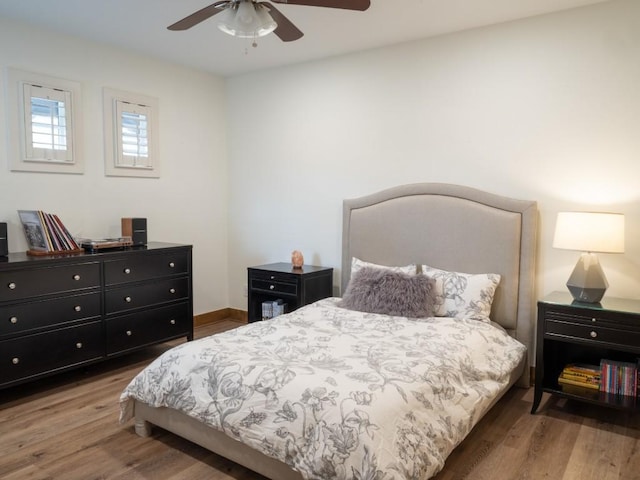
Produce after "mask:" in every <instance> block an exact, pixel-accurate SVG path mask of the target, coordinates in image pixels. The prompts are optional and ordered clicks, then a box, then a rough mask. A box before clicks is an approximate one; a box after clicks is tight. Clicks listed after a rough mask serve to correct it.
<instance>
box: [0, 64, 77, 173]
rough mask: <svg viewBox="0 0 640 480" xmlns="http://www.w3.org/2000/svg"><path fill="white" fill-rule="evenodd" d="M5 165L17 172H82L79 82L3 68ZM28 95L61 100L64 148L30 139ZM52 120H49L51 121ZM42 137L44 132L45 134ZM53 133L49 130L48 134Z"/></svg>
mask: <svg viewBox="0 0 640 480" xmlns="http://www.w3.org/2000/svg"><path fill="white" fill-rule="evenodd" d="M5 77H6V97H5V98H6V100H7V130H8V142H7V149H8V155H9V168H10V169H11V170H12V171H18V172H46V173H75V174H82V173H84V161H83V156H82V155H81V153H80V152H82V89H81V85H80V83H79V82H75V81H72V80H65V79H61V78H55V77H50V76H48V75H43V74H40V73H33V72H27V71H24V70H19V69H16V68H11V67H8V68H7V69H6V75H5ZM32 97H34V98H35V97H39V98H48V99H51V100H57V101H59V102H63V103H64V111H65V115H64V119H63V122H64V123H65V125H64V127H65V130H64V138H63V139H60V141H59V142H56V141H54V140H53V138H52V139H51V142H52V145H53V144H56V143H57V144H58V145H59V146H60V147H61V146H62V145H64V148H62V147H61V148H38V147H36V146H34V142H33V130H32V127H33V123H32V109H31V106H32V102H31V98H32ZM52 121H53V120H52ZM45 136H46V134H45ZM51 136H54V135H53V131H52V133H51Z"/></svg>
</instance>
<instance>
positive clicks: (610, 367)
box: [600, 358, 638, 397]
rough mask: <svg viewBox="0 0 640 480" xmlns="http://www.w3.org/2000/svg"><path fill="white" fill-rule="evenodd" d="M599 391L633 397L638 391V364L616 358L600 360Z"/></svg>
mask: <svg viewBox="0 0 640 480" xmlns="http://www.w3.org/2000/svg"><path fill="white" fill-rule="evenodd" d="M600 371H601V380H600V391H602V392H606V393H612V394H615V395H624V396H628V397H635V396H636V395H637V391H638V364H637V363H633V362H623V361H618V360H607V359H604V358H603V359H602V360H600Z"/></svg>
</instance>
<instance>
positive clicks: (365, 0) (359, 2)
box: [272, 0, 371, 11]
mask: <svg viewBox="0 0 640 480" xmlns="http://www.w3.org/2000/svg"><path fill="white" fill-rule="evenodd" d="M272 1H273V2H275V3H287V4H289V5H308V6H310V7H328V8H343V9H345V10H360V11H364V10H366V9H367V8H369V7H370V6H371V1H370V0H272Z"/></svg>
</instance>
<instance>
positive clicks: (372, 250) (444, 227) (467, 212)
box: [342, 183, 538, 360]
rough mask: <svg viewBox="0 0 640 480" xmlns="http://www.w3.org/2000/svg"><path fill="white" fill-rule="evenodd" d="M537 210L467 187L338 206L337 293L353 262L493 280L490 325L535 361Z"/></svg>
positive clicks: (405, 192)
mask: <svg viewBox="0 0 640 480" xmlns="http://www.w3.org/2000/svg"><path fill="white" fill-rule="evenodd" d="M537 221H538V214H537V204H536V202H534V201H527V200H517V199H512V198H507V197H502V196H499V195H494V194H491V193H487V192H483V191H481V190H477V189H474V188H470V187H465V186H460V185H450V184H442V183H418V184H411V185H402V186H399V187H394V188H390V189H387V190H383V191H381V192H378V193H374V194H372V195H367V196H365V197H361V198H354V199H347V200H344V202H343V229H342V291H343V292H344V290H345V288H346V285H347V283H348V281H349V276H350V273H351V272H350V269H351V258H352V257H358V258H360V259H362V260H366V261H369V262H374V263H379V264H382V265H406V264H410V263H415V264H418V265H420V264H428V265H430V266H433V267H437V268H441V269H445V270H451V271H458V272H466V273H499V274H500V275H501V277H502V278H501V281H500V285H499V286H498V289H497V291H496V296H495V299H494V303H493V308H492V320H493V321H495V322H496V323H498V324H500V325H502V326H503V327H504V328H505V329H507V331H509V333H510V334H511V335H512V336H514V337H515V338H517V339H518V340H519V341H520V342H522V343H523V344H525V345H526V346H527V348H528V350H529V359H530V360H531V359H532V358H533V357H532V355H533V326H534V323H535V322H534V307H535V304H534V282H535V253H536V231H537Z"/></svg>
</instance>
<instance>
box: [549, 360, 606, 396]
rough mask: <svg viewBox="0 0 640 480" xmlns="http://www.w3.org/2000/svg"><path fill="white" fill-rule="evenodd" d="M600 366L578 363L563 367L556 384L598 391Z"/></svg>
mask: <svg viewBox="0 0 640 480" xmlns="http://www.w3.org/2000/svg"><path fill="white" fill-rule="evenodd" d="M600 380H601V378H600V366H598V365H587V364H579V363H570V364H568V365H565V367H564V368H563V369H562V372H560V376H559V377H558V383H559V384H564V385H576V386H581V387H585V388H591V389H595V390H599V389H600Z"/></svg>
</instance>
